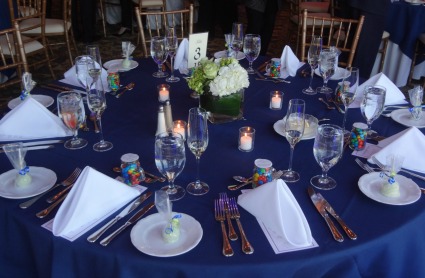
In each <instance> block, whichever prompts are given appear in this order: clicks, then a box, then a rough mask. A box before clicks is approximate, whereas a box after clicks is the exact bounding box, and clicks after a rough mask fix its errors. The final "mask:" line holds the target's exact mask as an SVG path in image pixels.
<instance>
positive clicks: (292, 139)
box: [281, 99, 305, 182]
mask: <svg viewBox="0 0 425 278" xmlns="http://www.w3.org/2000/svg"><path fill="white" fill-rule="evenodd" d="M304 112H305V102H304V100H302V99H291V100H290V101H289V106H288V110H287V112H286V116H285V137H286V140H288V142H289V145H290V147H291V154H290V157H289V167H288V170H285V171H283V174H282V176H281V179H282V180H284V181H286V182H296V181H298V180H299V179H300V174H299V173H298V172H296V171H294V170H292V158H293V156H294V148H295V145H296V144H297V143H298V142H299V141H300V140H301V138H302V137H303V134H304V127H305V113H304Z"/></svg>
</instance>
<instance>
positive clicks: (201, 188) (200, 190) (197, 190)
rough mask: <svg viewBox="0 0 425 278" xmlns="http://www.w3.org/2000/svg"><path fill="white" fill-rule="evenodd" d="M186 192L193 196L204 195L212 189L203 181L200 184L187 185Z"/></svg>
mask: <svg viewBox="0 0 425 278" xmlns="http://www.w3.org/2000/svg"><path fill="white" fill-rule="evenodd" d="M186 191H187V192H188V193H190V194H192V195H204V194H206V193H207V192H208V191H210V188H209V186H208V184H206V183H205V182H203V181H201V182H200V183H199V184H196V182H191V183H189V184H188V185H187V187H186Z"/></svg>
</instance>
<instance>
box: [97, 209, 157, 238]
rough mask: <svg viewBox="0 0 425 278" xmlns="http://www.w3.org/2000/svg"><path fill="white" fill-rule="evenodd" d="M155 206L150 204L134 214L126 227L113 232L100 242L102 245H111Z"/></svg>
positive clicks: (123, 226)
mask: <svg viewBox="0 0 425 278" xmlns="http://www.w3.org/2000/svg"><path fill="white" fill-rule="evenodd" d="M154 206H155V203H154V202H152V203H149V204H147V205H146V206H144V207H143V208H142V209H140V210H139V211H138V212H136V214H134V215H133V216H132V217H131V218H130V219H129V220H128V221H127V222H125V224H124V225H122V226H121V227H119V228H118V229H117V230H115V232H113V233H112V234H110V235H109V236H107V237H105V238H104V239H102V241H101V242H100V244H101V245H102V246H107V245H108V244H109V243H111V241H112V240H113V239H114V238H115V237H116V236H117V235H118V234H119V233H121V232H122V231H124V230H125V228H127V227H128V226H130V225H131V224H133V223H135V222H137V221H138V220H139V219H140V218H141V217H142V216H143V215H145V214H146V213H147V212H148V211H149V210H150V209H151V208H153V207H154Z"/></svg>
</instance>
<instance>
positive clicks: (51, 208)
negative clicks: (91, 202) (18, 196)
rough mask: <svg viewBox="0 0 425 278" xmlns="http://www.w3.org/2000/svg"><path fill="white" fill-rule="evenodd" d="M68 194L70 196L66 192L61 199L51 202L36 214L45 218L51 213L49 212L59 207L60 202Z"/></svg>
mask: <svg viewBox="0 0 425 278" xmlns="http://www.w3.org/2000/svg"><path fill="white" fill-rule="evenodd" d="M66 196H68V193H66V194H65V195H63V196H62V198H60V199H59V200H57V201H56V202H54V203H53V204H51V205H50V206H49V207H47V208H46V209H43V210H42V211H40V212H38V213H37V214H36V216H37V217H38V218H44V217H46V216H47V215H49V213H51V212H52V210H53V209H54V208H55V207H57V206H58V205H59V204H60V203H62V201H63V200H65V198H66Z"/></svg>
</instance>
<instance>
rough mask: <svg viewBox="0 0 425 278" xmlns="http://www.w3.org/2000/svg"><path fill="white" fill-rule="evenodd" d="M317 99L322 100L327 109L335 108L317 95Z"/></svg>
mask: <svg viewBox="0 0 425 278" xmlns="http://www.w3.org/2000/svg"><path fill="white" fill-rule="evenodd" d="M319 100H320V101H321V102H323V103H324V104H325V105H326V107H327V108H328V109H329V110H333V109H335V107H333V106H330V105H329V103H327V102H326V100H324V99H323V98H321V97H319Z"/></svg>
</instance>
